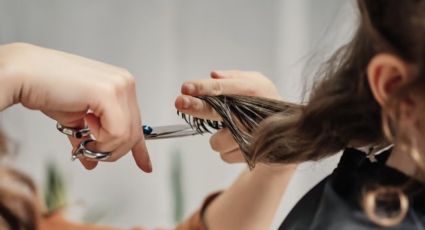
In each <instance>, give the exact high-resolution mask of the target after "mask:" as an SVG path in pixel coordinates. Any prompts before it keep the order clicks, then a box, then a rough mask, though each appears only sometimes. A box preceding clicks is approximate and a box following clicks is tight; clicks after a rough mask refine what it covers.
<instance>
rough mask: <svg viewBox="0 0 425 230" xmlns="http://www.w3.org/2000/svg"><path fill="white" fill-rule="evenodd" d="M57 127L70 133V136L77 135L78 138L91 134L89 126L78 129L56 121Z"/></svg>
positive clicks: (62, 131) (64, 132)
mask: <svg viewBox="0 0 425 230" xmlns="http://www.w3.org/2000/svg"><path fill="white" fill-rule="evenodd" d="M56 128H57V129H58V130H59V132H61V133H63V134H65V135H68V136H72V137H75V138H77V139H81V138H83V137H88V136H90V129H89V128H83V129H76V128H71V127H67V126H63V125H62V124H60V123H59V122H58V123H56Z"/></svg>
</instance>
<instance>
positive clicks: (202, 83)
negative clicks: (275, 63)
mask: <svg viewBox="0 0 425 230" xmlns="http://www.w3.org/2000/svg"><path fill="white" fill-rule="evenodd" d="M256 89H257V87H256V86H255V85H253V83H252V82H250V81H247V80H241V79H236V78H226V79H201V80H194V81H187V82H185V83H183V85H182V87H181V93H182V94H184V95H190V96H204V95H205V96H218V95H225V94H238V95H246V96H255V94H256Z"/></svg>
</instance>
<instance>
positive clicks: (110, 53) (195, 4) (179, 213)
mask: <svg viewBox="0 0 425 230" xmlns="http://www.w3.org/2000/svg"><path fill="white" fill-rule="evenodd" d="M354 5H355V4H354V1H350V0H321V1H316V0H215V1H206V0H90V1H87V0H73V1H69V0H0V44H6V43H10V42H28V43H33V44H36V45H40V46H45V47H49V48H53V49H59V50H63V51H66V52H71V53H75V54H78V55H82V56H85V57H88V58H92V59H97V60H100V61H103V62H107V63H111V64H114V65H117V66H121V67H124V68H127V69H128V70H129V71H130V72H131V73H133V74H134V76H135V77H136V79H137V89H138V97H139V103H140V106H141V109H142V120H143V122H144V123H146V124H151V125H166V124H173V123H176V122H179V123H183V121H182V120H181V119H180V118H179V117H177V115H176V111H175V109H174V99H175V97H176V96H177V95H178V94H179V91H180V84H181V83H182V82H183V81H185V80H189V79H200V78H208V77H209V73H210V71H211V70H227V69H239V70H255V71H259V72H262V73H263V74H264V75H266V76H268V77H269V78H270V79H272V80H273V81H274V82H275V83H276V85H277V86H278V88H279V90H280V92H281V93H282V95H283V96H284V98H286V99H287V100H290V101H294V102H300V101H301V100H302V98H303V97H302V96H303V92H304V91H305V87H306V86H308V85H310V84H311V82H313V77H314V72H315V71H316V70H317V67H318V65H319V64H320V63H321V62H323V61H325V60H326V58H328V57H329V55H330V54H331V53H332V52H333V51H334V50H335V49H336V48H338V47H339V46H341V45H342V44H344V42H345V41H347V40H348V39H349V38H350V36H351V34H352V30H353V25H354V24H355V12H353V6H354ZM0 118H1V126H2V128H3V129H4V130H5V132H6V133H7V134H8V136H9V137H10V139H11V140H12V142H13V144H14V146H15V147H16V148H15V151H16V152H17V153H18V154H17V155H16V156H14V158H13V159H12V164H14V165H16V167H17V168H19V169H21V170H23V171H24V172H26V173H27V174H29V175H31V177H32V178H33V179H34V180H35V181H36V183H37V184H38V185H39V186H40V188H42V187H43V186H44V184H45V183H46V180H47V179H46V178H47V177H46V171H48V170H47V165H48V163H49V162H51V163H53V165H55V166H56V168H57V169H59V173H60V175H61V177H60V178H61V180H63V182H64V185H65V187H66V200H67V203H66V204H67V207H68V208H67V215H68V216H69V217H70V218H72V219H75V220H80V221H86V222H96V223H101V224H109V225H114V226H120V227H132V226H145V227H155V226H162V227H168V226H173V225H174V224H175V222H176V221H179V220H180V219H181V218H182V217H186V216H188V215H189V214H190V213H191V212H193V211H194V210H195V209H196V208H198V207H199V205H200V204H201V202H202V200H203V199H204V198H205V196H206V195H207V194H209V193H211V192H213V191H216V190H220V189H223V188H225V187H226V186H229V185H230V183H231V182H232V181H233V180H234V179H235V178H236V176H237V175H238V173H239V172H240V171H241V170H242V169H243V168H244V167H245V166H244V165H226V164H225V163H223V162H222V161H221V160H220V157H219V155H218V154H217V153H214V152H213V151H212V150H211V149H210V148H209V143H208V138H209V137H208V135H205V136H200V137H191V138H184V139H178V140H161V141H149V142H148V147H149V150H150V154H151V158H152V161H153V167H154V172H153V173H152V174H150V175H148V174H144V173H142V172H141V171H140V170H138V168H137V167H136V165H135V163H134V162H133V159H132V157H131V156H130V155H129V156H126V157H124V158H123V159H121V160H120V161H118V162H116V163H114V164H110V163H109V164H108V163H103V164H100V165H99V166H98V167H97V168H96V169H95V170H93V171H86V170H85V169H84V168H83V167H82V166H81V165H80V164H79V163H78V162H71V160H70V155H71V153H70V151H71V148H70V146H69V144H68V142H67V139H66V137H65V136H63V135H61V134H59V133H58V132H57V131H56V129H55V123H54V122H53V121H51V120H49V119H47V118H46V117H44V116H43V115H42V114H40V113H38V112H34V111H28V110H26V109H24V108H22V107H21V106H14V107H12V108H11V109H8V110H7V111H5V112H3V113H2V114H1V117H0ZM337 161H338V156H336V157H333V158H332V159H328V160H325V161H322V162H318V163H306V164H304V165H302V166H301V167H300V168H299V169H298V171H297V174H296V175H295V177H294V179H293V180H292V182H291V185H290V189H289V190H288V192H287V194H286V195H285V197H284V199H283V200H282V203H281V207H280V210H279V212H278V214H277V216H276V221H275V224H274V227H273V228H276V227H277V226H278V225H279V224H280V222H281V220H282V219H283V217H284V216H285V215H286V214H287V213H288V211H289V210H290V209H291V207H292V206H293V205H294V204H295V203H296V202H297V201H298V199H299V198H300V197H301V196H302V195H303V194H304V193H305V192H306V191H307V190H308V189H309V188H311V187H312V186H314V184H315V183H316V182H317V181H319V180H320V179H321V178H323V177H324V176H325V175H326V174H328V173H329V172H330V171H331V170H332V169H333V167H334V166H335V164H336V162H337Z"/></svg>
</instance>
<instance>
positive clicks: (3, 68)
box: [0, 44, 20, 111]
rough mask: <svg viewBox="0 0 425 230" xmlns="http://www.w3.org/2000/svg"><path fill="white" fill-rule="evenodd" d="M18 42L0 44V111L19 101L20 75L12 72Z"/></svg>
mask: <svg viewBox="0 0 425 230" xmlns="http://www.w3.org/2000/svg"><path fill="white" fill-rule="evenodd" d="M18 46H19V44H8V45H1V46H0V111H2V110H4V109H6V108H7V107H9V106H12V105H13V104H16V103H18V102H19V88H20V77H19V76H18V75H16V74H14V73H15V72H16V71H15V70H14V68H16V66H15V65H14V64H13V62H14V61H13V55H14V52H16V51H17V49H18Z"/></svg>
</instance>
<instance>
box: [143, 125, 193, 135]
mask: <svg viewBox="0 0 425 230" xmlns="http://www.w3.org/2000/svg"><path fill="white" fill-rule="evenodd" d="M183 130H192V127H190V125H164V126H156V127H152V133H151V135H162V134H167V133H175V132H180V131H183Z"/></svg>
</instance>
